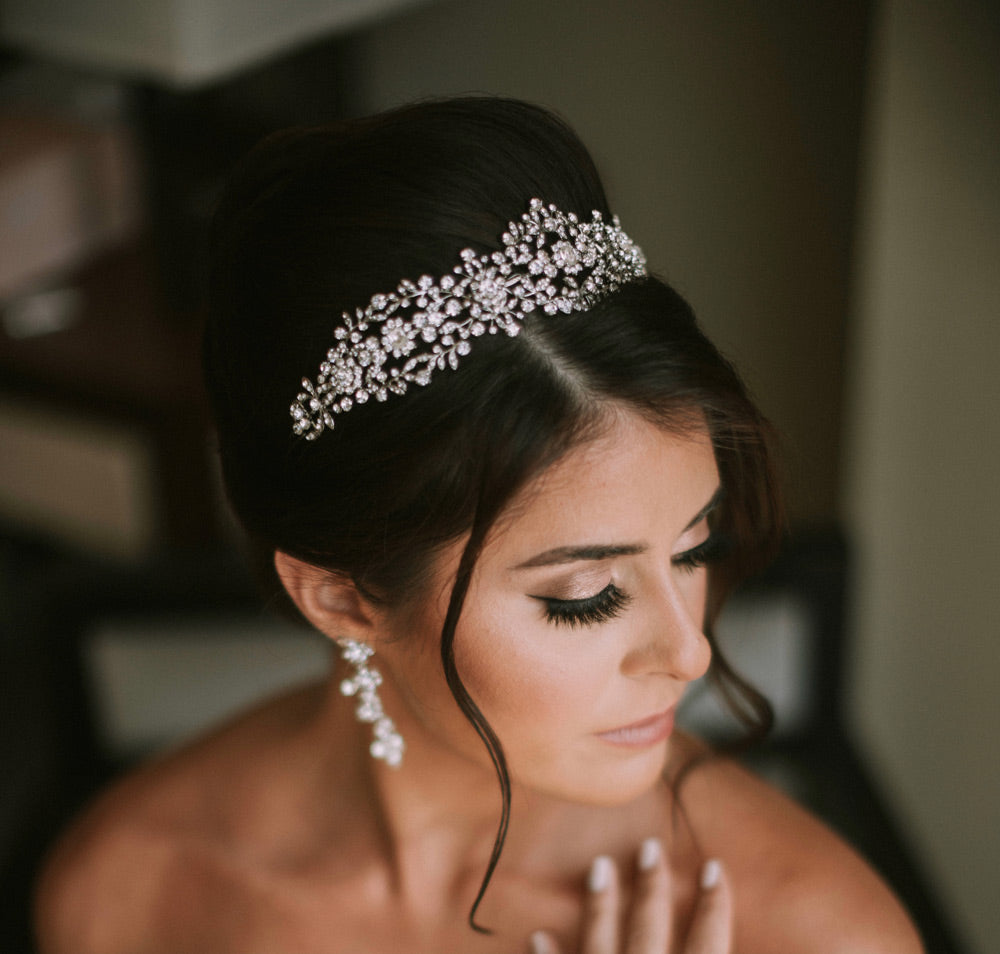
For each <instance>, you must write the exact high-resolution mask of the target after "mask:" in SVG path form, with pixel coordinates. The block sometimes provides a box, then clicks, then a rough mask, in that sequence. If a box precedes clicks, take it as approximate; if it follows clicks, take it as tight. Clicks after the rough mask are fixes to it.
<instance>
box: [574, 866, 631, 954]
mask: <svg viewBox="0 0 1000 954" xmlns="http://www.w3.org/2000/svg"><path fill="white" fill-rule="evenodd" d="M620 894H621V889H620V887H619V884H618V868H617V866H616V865H615V863H614V861H613V860H612V859H611V858H609V857H608V856H607V855H601V856H600V857H598V858H595V859H594V863H593V864H592V865H591V866H590V874H589V875H588V876H587V897H586V900H585V902H584V905H583V925H582V927H583V933H582V938H581V945H580V954H618V909H619V896H620Z"/></svg>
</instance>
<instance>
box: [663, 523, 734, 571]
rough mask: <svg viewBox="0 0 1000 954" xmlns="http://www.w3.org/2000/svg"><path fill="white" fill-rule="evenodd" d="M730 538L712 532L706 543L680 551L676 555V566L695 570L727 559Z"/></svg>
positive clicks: (674, 560)
mask: <svg viewBox="0 0 1000 954" xmlns="http://www.w3.org/2000/svg"><path fill="white" fill-rule="evenodd" d="M729 550H730V546H729V538H728V537H726V536H725V535H724V534H721V533H719V532H717V531H716V532H714V533H712V534H711V535H710V536H709V537H708V539H707V540H705V542H704V543H699V544H698V546H696V547H692V548H691V549H690V550H685V551H684V552H683V553H678V554H677V556H675V557H674V559H673V563H674V566H679V567H680V568H681V569H682V570H687V571H688V572H694V571H695V570H697V569H699V568H700V567H703V566H708V565H709V564H710V563H718V562H719V561H720V560H723V559H725V557H726V556H727V554H728V553H729Z"/></svg>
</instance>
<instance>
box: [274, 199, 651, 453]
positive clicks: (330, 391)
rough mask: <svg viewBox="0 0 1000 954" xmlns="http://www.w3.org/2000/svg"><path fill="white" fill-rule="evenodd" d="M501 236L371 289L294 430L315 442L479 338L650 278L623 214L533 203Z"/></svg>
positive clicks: (448, 363)
mask: <svg viewBox="0 0 1000 954" xmlns="http://www.w3.org/2000/svg"><path fill="white" fill-rule="evenodd" d="M502 241H503V251H500V252H492V253H490V254H487V255H477V254H476V253H475V252H474V251H473V250H472V249H470V248H467V249H464V250H463V251H462V252H461V253H460V255H459V257H460V258H461V262H460V264H458V265H456V266H455V267H454V268H453V269H452V270H451V272H450V273H449V274H447V275H444V276H443V277H441V278H438V279H434V278H432V277H431V276H430V275H424V276H422V277H421V278H419V279H417V281H416V282H412V281H409V280H405V279H404V280H403V281H402V282H400V283H399V287H398V288H397V289H396V290H395V291H394V292H388V293H385V294H378V295H373V296H372V298H371V300H370V301H369V302H368V304H367V305H366V306H365V307H364V308H358V309H356V310H355V311H354V313H353V314H352V313H351V312H347V311H345V312H344V313H343V314H342V315H341V323H340V324H339V325H338V327H337V328H336V329H335V330H334V332H333V335H334V338H335V339H336V344H335V345H334V346H333V347H332V348H330V350H329V351H328V352H327V354H326V359H325V360H324V361H323V363H322V364H321V365H320V366H319V374H318V375H317V377H316V383H315V384H313V382H312V381H311V380H309V379H308V378H303V379H302V391H301V392H300V393H299V394H298V396H297V397H296V399H295V403H294V404H292V407H291V415H292V421H293V423H292V430H293V431H294V433H295V434H297V435H300V436H304V437H305V439H306V440H310V441H311V440H315V439H316V438H317V437H319V436H320V434H322V433H323V431H324V430H326V429H327V428H332V427H333V425H334V418H335V415H337V414H343V413H344V412H345V411H349V410H350V409H351V408H352V407H354V405H356V404H364V403H365V402H366V401H368V400H370V399H374V400H376V401H384V400H386V398H388V396H389V395H390V394H405V393H406V391H407V389H408V387H409V386H410V385H411V384H414V385H421V386H422V385H425V384H427V383H428V382H429V381H430V380H431V376H432V375H433V373H434V372H435V371H437V370H444V369H445V368H457V367H458V362H459V358H460V357H461V356H463V355H467V354H468V353H469V351H470V347H471V339H472V338H478V337H479V336H480V335H483V334H491V335H494V334H496V333H497V332H498V331H503V332H504V333H505V334H507V335H510V336H511V337H513V336H515V335H516V334H517V333H518V332H519V331H520V330H521V324H522V322H523V321H524V319H525V317H526V316H527V315H529V314H530V313H531V312H533V311H535V309H541V310H542V311H543V312H545V313H546V314H548V315H554V314H557V313H560V312H561V313H564V314H568V313H569V312H571V311H586V309H588V308H590V307H591V306H592V305H593V304H594V303H595V302H597V301H598V300H599V299H601V298H602V297H604V296H605V295H608V294H610V293H611V292H614V291H617V290H618V289H619V288H621V287H622V286H623V285H625V284H627V283H628V282H632V281H635V280H637V279H639V278H643V277H644V276H645V275H646V259H645V257H644V256H643V254H642V250H641V249H640V248H639V246H638V245H636V244H635V243H634V242H633V241H632V240H631V239H630V238H629V237H628V236H627V235H626V234H625V233H624V232H623V231H622V228H621V226H620V225H619V224H618V218H617V216H616V217H614V218H613V219H612V221H611V223H610V224H609V223H607V222H605V221H604V220H603V219H602V217H601V213H600V212H597V211H595V212H593V213H591V220H590V221H589V222H581V221H580V220H579V219H578V218H577V216H575V215H574V214H573V213H572V212H569V213H567V212H561V211H560V210H559V209H557V208H556V207H555V206H554V205H548V206H547V205H545V204H544V203H543V202H542V201H541V200H540V199H532V200H531V203H530V206H529V209H528V211H527V212H525V213H524V215H522V216H521V219H520V221H518V222H510V223H508V225H507V230H506V231H505V232H504V234H503V238H502Z"/></svg>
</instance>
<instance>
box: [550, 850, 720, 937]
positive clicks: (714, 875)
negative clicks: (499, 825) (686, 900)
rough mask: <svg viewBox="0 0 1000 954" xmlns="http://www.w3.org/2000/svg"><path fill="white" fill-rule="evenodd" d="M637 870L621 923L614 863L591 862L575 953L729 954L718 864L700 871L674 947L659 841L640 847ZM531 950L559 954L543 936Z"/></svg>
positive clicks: (665, 869) (667, 883)
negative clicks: (689, 910)
mask: <svg viewBox="0 0 1000 954" xmlns="http://www.w3.org/2000/svg"><path fill="white" fill-rule="evenodd" d="M637 869H638V877H637V880H636V886H635V893H634V896H633V898H632V903H631V905H630V907H629V911H628V916H627V917H626V918H625V919H624V920H623V919H622V917H621V910H620V909H621V889H620V885H619V881H618V871H617V869H616V867H615V863H614V862H613V861H612V860H611V859H610V858H607V857H600V858H597V859H596V860H595V861H594V864H593V866H592V867H591V869H590V877H589V878H588V883H587V889H588V890H587V900H586V904H585V908H584V913H583V925H582V931H581V940H580V951H579V954H729V952H730V944H731V941H732V918H733V911H732V896H731V894H730V887H729V882H728V880H727V878H726V873H725V870H724V869H723V867H722V865H721V864H720V863H719V862H718V861H715V860H713V861H709V862H707V863H706V864H705V867H704V868H703V869H702V873H701V883H700V886H699V895H698V899H697V901H696V902H695V908H694V914H693V916H692V918H691V924H690V926H689V927H688V931H687V934H686V935H685V937H684V939H683V940H682V941H681V942H680V945H679V946H673V947H672V946H671V937H672V934H673V903H672V894H671V890H670V889H671V874H670V868H669V866H668V864H667V859H666V858H665V856H664V852H663V846H662V844H661V843H660V841H659V839H657V838H649V839H647V840H646V841H644V842H643V843H642V847H641V848H640V850H639V858H638V864H637ZM531 945H532V952H533V954H560V949H559V945H558V944H557V943H556V941H555V939H554V938H553V937H552V936H551V935H550V934H548V933H546V932H544V931H537V932H536V933H535V934H533V935H532V936H531Z"/></svg>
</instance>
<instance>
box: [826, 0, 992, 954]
mask: <svg viewBox="0 0 1000 954" xmlns="http://www.w3.org/2000/svg"><path fill="white" fill-rule="evenodd" d="M991 7H992V9H990V8H991ZM875 51H876V56H875V60H874V63H873V72H872V86H871V93H872V95H871V109H870V113H869V128H868V133H867V137H866V163H865V169H866V171H865V174H864V184H865V199H864V209H865V211H864V215H863V222H864V228H863V232H862V245H861V250H860V252H861V254H860V257H859V269H858V285H857V332H856V338H855V341H854V344H853V354H854V357H855V359H856V360H855V362H854V363H853V365H852V367H853V373H852V387H851V393H852V395H853V397H852V400H851V409H850V413H849V415H848V433H847V441H846V446H847V449H848V453H847V457H846V461H845V470H846V474H847V480H846V489H847V492H846V495H845V496H846V501H847V507H846V511H847V519H848V524H849V527H850V530H851V532H852V536H853V537H854V539H855V541H856V542H857V544H858V547H859V553H858V558H859V565H858V568H857V582H858V594H857V604H856V607H855V614H854V615H855V638H856V645H857V651H856V653H855V658H854V665H853V670H854V678H853V680H852V681H853V684H854V687H855V697H856V705H855V707H854V710H853V711H854V713H855V729H856V734H857V736H858V738H859V740H860V742H861V743H862V745H863V748H864V749H865V750H866V751H867V753H868V756H869V758H870V761H871V763H872V764H873V765H875V766H878V767H879V775H880V780H881V782H882V784H883V785H884V786H885V788H886V790H887V792H888V793H889V795H890V796H891V799H892V801H893V804H894V806H895V807H896V809H897V810H898V811H899V813H900V815H901V818H902V820H903V821H904V822H905V823H906V824H907V826H908V828H909V829H910V831H911V832H912V833H913V836H914V837H915V839H916V844H917V847H918V848H919V849H920V852H921V854H922V855H923V857H924V859H925V861H926V863H927V867H928V870H929V871H930V872H931V874H932V875H933V876H934V877H935V879H936V884H937V889H938V891H939V892H940V894H941V895H942V896H943V899H944V900H945V901H946V906H947V908H948V909H950V910H951V911H953V912H955V913H956V915H957V916H958V920H959V924H960V926H961V927H963V928H964V929H965V931H966V932H967V935H968V937H969V939H970V942H971V943H972V944H973V946H974V949H975V950H976V951H979V952H982V954H987V952H993V951H996V950H997V949H998V946H1000V905H998V904H997V892H998V885H1000V693H998V687H1000V595H998V594H1000V506H998V504H997V495H998V492H1000V9H998V8H997V6H996V5H995V4H991V3H989V2H976V0H961V2H952V3H948V4H935V3H930V2H922V0H889V2H887V3H885V4H884V7H883V10H882V16H881V17H880V24H879V29H878V32H877V37H876V44H875Z"/></svg>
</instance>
